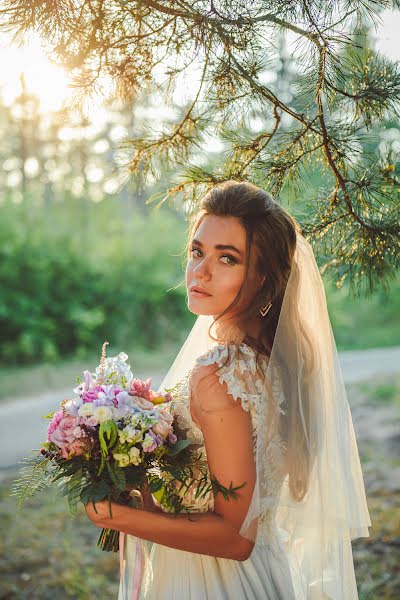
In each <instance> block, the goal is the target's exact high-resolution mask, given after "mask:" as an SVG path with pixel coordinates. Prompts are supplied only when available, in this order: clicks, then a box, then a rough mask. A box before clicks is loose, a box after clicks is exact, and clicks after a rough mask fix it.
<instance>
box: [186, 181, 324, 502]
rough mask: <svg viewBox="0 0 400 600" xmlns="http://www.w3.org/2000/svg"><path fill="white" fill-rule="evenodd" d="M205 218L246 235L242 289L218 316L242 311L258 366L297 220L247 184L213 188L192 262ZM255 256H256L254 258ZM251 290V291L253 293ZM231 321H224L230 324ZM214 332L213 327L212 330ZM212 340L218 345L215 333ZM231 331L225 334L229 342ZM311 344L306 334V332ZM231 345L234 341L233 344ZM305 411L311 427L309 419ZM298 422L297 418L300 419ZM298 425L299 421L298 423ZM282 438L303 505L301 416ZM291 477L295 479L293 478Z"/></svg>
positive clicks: (239, 318) (307, 352)
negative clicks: (252, 328) (228, 222)
mask: <svg viewBox="0 0 400 600" xmlns="http://www.w3.org/2000/svg"><path fill="white" fill-rule="evenodd" d="M207 215H214V216H219V217H236V218H237V219H239V221H240V223H241V224H242V225H243V227H244V229H245V231H246V270H245V277H244V281H243V283H242V286H241V288H240V290H239V292H238V294H237V296H236V298H235V299H234V300H233V302H232V303H231V304H230V305H229V306H228V307H226V309H225V310H224V311H223V312H222V313H221V314H220V315H218V317H217V318H216V320H215V322H218V321H219V320H220V319H222V317H223V316H224V315H226V314H227V313H228V312H230V311H231V310H232V309H233V308H234V307H235V306H238V308H237V310H236V312H234V317H229V318H230V320H232V318H234V328H233V329H231V331H237V330H238V329H239V331H241V332H242V334H243V337H242V339H243V341H245V343H246V344H247V345H249V346H251V347H252V348H253V349H254V351H255V353H256V364H257V365H259V361H258V359H259V354H265V355H267V356H269V355H270V353H271V350H272V346H273V343H274V337H275V332H276V329H277V325H278V320H279V315H280V312H281V307H282V302H283V298H284V295H285V290H286V285H287V282H288V279H289V276H290V273H291V268H292V262H293V257H294V253H295V250H296V234H297V232H299V233H300V232H301V229H300V226H299V224H298V223H297V221H296V220H295V219H294V218H293V217H292V216H291V215H290V214H289V213H288V212H287V211H286V210H285V209H284V208H283V207H282V206H280V204H278V202H276V201H275V200H274V199H273V198H272V196H270V194H268V193H267V192H266V191H265V190H263V189H261V188H259V187H257V186H255V185H253V184H252V183H249V182H237V181H233V180H228V181H225V182H223V183H222V184H219V185H217V186H215V187H213V188H212V189H211V190H209V191H208V192H207V194H206V195H205V196H204V197H203V198H202V200H201V202H200V205H199V207H198V209H197V211H196V212H195V213H194V214H193V215H192V216H191V219H190V223H189V230H188V242H187V247H186V257H187V258H189V256H190V251H191V241H192V239H193V237H194V234H195V232H196V231H197V229H198V227H199V226H200V224H201V222H202V221H203V219H204V218H205V217H206V216H207ZM252 253H255V255H253V254H252ZM251 261H253V263H252V264H254V265H255V271H256V274H257V275H259V276H261V278H262V276H265V280H264V282H263V283H262V284H261V285H260V287H259V288H258V289H256V290H255V291H254V286H253V287H252V285H251V284H252V281H251V277H252V274H250V264H251ZM250 289H252V290H253V292H252V293H249V291H250ZM269 302H271V303H272V306H271V308H270V310H269V311H268V313H267V315H266V316H265V317H263V316H261V314H260V308H261V307H264V306H265V305H266V304H268V303H269ZM255 318H256V319H259V320H260V328H259V331H260V333H259V335H258V336H257V338H254V337H251V336H250V335H249V334H248V333H247V332H246V322H249V320H254V319H255ZM226 320H227V319H225V321H226ZM211 327H212V326H211ZM211 327H210V331H209V334H210V337H211V338H212V339H215V340H216V341H219V340H217V339H216V338H214V337H213V336H212V334H211ZM229 331H230V330H229V327H228V328H226V327H225V329H224V332H225V333H226V335H227V336H228V339H226V341H228V342H229V341H230V340H229ZM304 334H305V335H304V340H305V343H306V344H307V335H306V332H304ZM232 341H236V340H235V339H233V340H232ZM304 356H305V360H308V361H309V363H310V368H311V365H312V362H313V360H312V348H310V347H309V344H308V347H307V348H304ZM303 410H304V411H305V415H304V414H303V417H302V418H304V417H305V421H306V423H307V421H308V418H307V417H309V416H310V415H307V407H303ZM297 417H298V418H297ZM297 421H298V422H297ZM289 430H290V431H291V432H293V431H295V435H294V436H289ZM281 433H282V435H283V437H284V438H289V439H291V440H292V441H291V447H288V448H287V463H288V472H289V486H290V489H291V493H292V496H293V497H294V498H295V499H296V500H301V499H302V498H303V497H304V495H305V493H306V491H307V484H308V472H309V468H310V464H309V460H308V458H307V457H308V451H307V440H306V435H305V433H304V428H303V426H302V421H301V420H300V415H297V416H296V417H295V418H294V421H293V414H292V421H291V423H290V424H287V423H286V424H285V425H284V426H283V430H282V431H281ZM293 440H294V443H293ZM291 475H292V476H291Z"/></svg>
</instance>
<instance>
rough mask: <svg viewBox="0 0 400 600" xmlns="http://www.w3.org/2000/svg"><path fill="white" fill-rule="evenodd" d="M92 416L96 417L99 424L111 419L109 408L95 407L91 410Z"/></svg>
mask: <svg viewBox="0 0 400 600" xmlns="http://www.w3.org/2000/svg"><path fill="white" fill-rule="evenodd" d="M93 416H95V417H96V419H97V420H98V422H99V423H104V421H109V420H110V419H112V412H111V408H110V407H109V406H96V408H95V409H94V410H93Z"/></svg>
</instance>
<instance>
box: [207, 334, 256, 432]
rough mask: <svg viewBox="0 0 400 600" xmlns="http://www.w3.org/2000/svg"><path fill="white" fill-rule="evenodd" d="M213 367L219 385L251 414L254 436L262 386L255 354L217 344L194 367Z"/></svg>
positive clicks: (242, 348)
mask: <svg viewBox="0 0 400 600" xmlns="http://www.w3.org/2000/svg"><path fill="white" fill-rule="evenodd" d="M213 363H216V364H217V365H218V369H217V370H216V374H217V376H218V379H219V382H220V383H225V384H226V386H227V389H228V393H229V394H230V395H231V396H232V397H233V398H234V400H236V401H238V400H240V403H241V405H242V408H243V410H245V411H246V412H250V415H251V419H252V424H253V433H254V435H256V433H257V424H258V421H259V415H260V410H261V409H262V407H260V406H259V402H260V397H261V392H262V388H263V383H262V380H261V378H260V376H259V374H258V372H257V368H256V360H255V354H254V351H253V350H252V349H251V348H250V347H249V346H247V345H246V344H241V345H240V346H237V345H233V344H229V345H228V344H217V345H216V346H214V347H213V348H211V349H210V350H208V351H207V352H206V353H205V354H203V355H201V356H199V357H198V358H197V360H196V366H197V365H199V366H200V365H211V364H213Z"/></svg>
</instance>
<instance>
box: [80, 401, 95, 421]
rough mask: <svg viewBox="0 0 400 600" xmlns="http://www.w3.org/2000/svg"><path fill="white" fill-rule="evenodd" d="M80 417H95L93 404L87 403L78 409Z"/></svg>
mask: <svg viewBox="0 0 400 600" xmlns="http://www.w3.org/2000/svg"><path fill="white" fill-rule="evenodd" d="M78 415H79V416H80V417H91V416H92V415H93V405H92V403H91V402H85V404H82V406H80V407H79V409H78Z"/></svg>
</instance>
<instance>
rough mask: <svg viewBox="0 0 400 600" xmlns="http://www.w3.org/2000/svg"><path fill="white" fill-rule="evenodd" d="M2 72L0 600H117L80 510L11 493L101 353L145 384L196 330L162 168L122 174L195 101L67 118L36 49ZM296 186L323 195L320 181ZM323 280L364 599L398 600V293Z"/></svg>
mask: <svg viewBox="0 0 400 600" xmlns="http://www.w3.org/2000/svg"><path fill="white" fill-rule="evenodd" d="M381 17H382V19H381V22H380V23H379V24H375V26H374V25H373V24H371V28H370V30H369V31H368V36H369V44H370V45H371V47H375V48H378V49H379V50H380V51H381V52H382V53H384V54H386V55H387V56H389V57H390V58H391V59H393V60H396V61H397V60H400V46H399V44H398V30H399V27H400V16H399V12H398V11H384V12H383V13H382V15H381ZM292 41H293V40H292V37H291V35H288V34H287V35H282V36H281V38H280V39H279V56H280V60H279V61H278V63H277V64H278V67H277V68H275V70H271V71H266V73H265V78H266V80H268V81H278V82H279V86H280V91H281V92H282V91H285V89H286V88H287V93H288V94H289V93H290V91H289V90H290V86H289V82H290V78H291V73H292V72H293V69H294V68H295V65H294V62H293V50H292V47H291V44H292ZM0 63H1V69H0V164H1V169H0V361H1V363H0V443H1V448H2V451H1V453H0V477H1V479H0V503H1V506H0V510H1V512H0V519H1V531H2V536H1V539H0V552H1V555H0V598H2V599H3V598H4V599H5V598H13V599H14V598H15V599H16V598H18V599H25V598H30V599H33V598H35V599H36V598H37V599H40V600H44V599H47V598H57V600H58V599H64V598H79V599H82V600H83V599H85V600H86V599H87V600H89V599H92V598H96V597H99V590H101V597H102V598H112V597H116V594H117V587H118V558H117V557H116V556H115V555H108V554H105V553H101V552H100V551H99V550H97V549H96V547H95V541H96V539H97V533H98V532H97V530H96V529H95V528H94V527H93V526H92V525H91V524H90V523H89V521H88V520H87V519H86V516H85V514H84V511H83V510H82V511H80V512H79V514H78V517H76V518H75V519H71V518H70V517H69V516H68V510H67V506H66V503H65V500H64V499H63V498H59V497H57V495H56V491H55V490H54V491H52V492H51V493H49V494H47V493H46V495H44V496H39V497H37V498H35V499H33V500H31V501H29V502H28V503H26V504H25V505H23V507H22V508H21V509H20V510H19V511H18V512H16V511H17V507H16V501H15V499H14V498H13V497H11V496H10V484H11V482H12V480H13V478H14V477H15V476H16V473H17V468H18V464H17V463H18V460H20V458H21V457H22V456H23V455H24V454H25V453H26V451H27V450H28V449H29V448H33V447H37V446H38V445H39V444H40V441H41V439H42V437H43V432H44V431H45V426H46V423H40V415H44V414H46V413H47V412H49V410H51V409H52V408H53V409H55V407H56V406H57V404H58V402H59V401H60V400H61V399H62V397H63V394H64V393H70V392H71V390H72V388H73V387H74V386H75V378H76V376H78V375H81V373H82V371H83V370H84V369H86V368H88V369H91V370H94V368H95V367H96V365H97V364H98V360H99V354H100V351H101V346H102V343H103V341H104V340H108V341H109V343H110V345H109V347H108V355H112V354H114V353H118V352H120V351H121V350H124V351H125V352H127V354H128V355H129V361H128V362H129V363H130V365H131V368H132V370H133V371H134V373H135V374H136V375H137V376H138V377H147V376H152V377H153V381H154V384H157V382H160V381H161V380H162V378H163V375H164V374H165V373H166V372H167V370H168V368H169V366H170V364H171V362H172V360H173V358H174V357H175V355H176V353H177V351H178V350H179V348H180V346H181V344H182V342H183V341H184V339H185V337H186V335H187V334H188V332H189V330H190V328H191V326H192V324H193V323H194V320H195V316H194V315H193V314H191V313H190V312H189V311H188V310H187V306H186V290H185V285H184V270H183V259H184V254H183V249H184V243H185V237H186V231H187V209H186V208H185V206H183V205H181V204H179V203H163V204H162V205H159V206H156V203H155V202H149V199H151V198H154V197H155V196H156V195H157V192H158V190H160V189H163V188H164V187H165V183H166V182H167V181H168V180H169V179H170V178H171V177H172V176H173V175H174V173H171V172H170V171H168V170H165V171H163V170H162V169H161V170H160V172H159V176H158V177H157V178H155V177H154V178H153V179H151V178H150V180H147V181H146V183H145V182H141V181H140V178H139V180H138V179H136V180H135V183H132V181H131V180H130V177H129V170H128V168H127V164H128V162H129V139H130V137H131V136H132V135H133V133H134V132H135V131H136V129H137V128H143V127H146V124H147V123H148V124H149V126H150V125H151V126H152V127H154V126H157V127H159V128H162V127H163V124H167V125H168V124H171V123H174V122H177V120H178V119H179V117H181V116H182V113H183V107H184V106H185V105H186V104H187V101H188V97H189V96H190V89H191V85H190V81H186V83H185V85H182V86H181V87H179V86H178V87H177V90H176V93H175V95H174V106H173V107H171V106H168V107H167V106H164V105H163V99H162V97H160V96H158V95H157V94H156V93H154V94H153V95H149V96H147V97H146V98H144V99H142V100H141V102H140V103H137V102H136V103H133V104H132V103H129V102H123V101H122V100H121V99H120V98H119V99H118V98H116V97H113V96H112V95H111V94H110V96H109V97H104V96H99V97H97V98H92V99H91V101H90V102H88V103H87V105H86V107H85V109H84V110H83V111H82V112H78V111H77V110H76V109H75V107H74V102H73V89H72V88H71V86H70V83H71V82H70V81H69V79H68V76H67V74H66V73H65V72H64V71H63V70H62V69H61V68H60V67H58V66H56V65H55V64H53V63H52V60H51V55H49V53H48V49H46V47H44V46H43V45H42V43H41V42H40V41H39V38H37V37H35V36H34V35H32V37H30V38H29V39H26V40H24V44H23V45H22V46H20V47H18V46H17V44H16V43H13V42H12V40H11V38H10V37H9V36H7V35H6V34H2V35H1V38H0ZM193 77H194V78H195V74H193ZM285 86H286V88H285ZM188 94H189V96H188ZM250 127H252V128H253V130H254V131H256V130H257V128H260V123H257V121H256V120H254V122H253V123H250ZM376 133H377V136H378V138H377V139H378V142H377V145H378V151H379V148H382V151H383V150H387V148H388V147H389V148H391V149H392V150H393V151H396V152H397V151H399V149H400V126H399V124H398V123H397V122H387V123H386V126H385V127H384V128H382V129H380V130H379V131H378V132H376ZM223 152H224V142H223V140H221V139H218V138H217V137H215V138H213V139H209V140H207V142H204V144H203V145H202V147H200V148H199V161H200V163H201V162H202V163H203V164H206V163H212V162H213V160H214V159H215V157H218V156H220V155H221V154H222V153H223ZM308 185H309V188H310V190H316V189H318V188H319V187H320V186H322V185H323V176H322V175H321V173H318V172H316V173H315V175H313V176H311V177H309V180H308ZM310 193H311V192H310ZM306 200H307V198H304V202H306ZM280 201H281V202H282V203H283V204H284V205H285V206H286V207H287V208H288V210H289V211H291V210H292V212H293V214H295V215H296V216H297V215H299V214H301V212H302V199H299V198H297V199H296V204H295V205H293V204H292V198H291V194H290V190H289V189H284V190H283V192H282V194H281V196H280ZM323 277H324V282H325V287H326V294H327V302H328V307H329V313H330V317H331V321H332V327H333V330H334V334H335V338H336V342H337V346H338V349H339V351H340V356H341V360H342V364H343V368H344V374H345V380H346V384H347V389H348V395H349V400H350V404H351V408H352V413H353V419H354V423H355V428H356V433H357V437H358V440H359V449H360V456H361V459H362V464H363V471H364V477H365V482H366V487H367V493H368V503H369V508H370V511H371V518H372V521H373V526H372V528H371V538H369V539H367V540H357V541H356V542H354V557H355V564H356V573H357V581H358V587H359V594H360V598H362V599H364V600H366V599H375V598H383V599H389V598H390V599H393V600H394V599H395V598H399V597H400V569H399V565H400V523H399V516H398V515H399V509H400V459H399V448H400V426H399V416H400V374H399V373H400V353H399V345H400V321H399V312H400V279H399V277H398V276H397V277H395V278H394V279H393V280H392V281H391V282H390V286H389V288H388V289H384V288H379V289H377V290H376V291H375V292H374V293H373V294H369V295H367V294H366V293H361V294H360V295H358V296H354V295H352V294H350V288H349V284H348V282H347V281H345V282H339V283H338V282H335V281H333V280H331V279H328V278H327V277H325V275H323ZM153 387H154V386H153Z"/></svg>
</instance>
